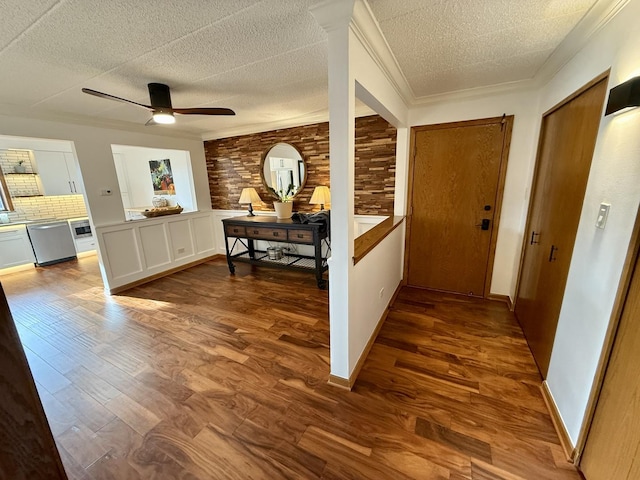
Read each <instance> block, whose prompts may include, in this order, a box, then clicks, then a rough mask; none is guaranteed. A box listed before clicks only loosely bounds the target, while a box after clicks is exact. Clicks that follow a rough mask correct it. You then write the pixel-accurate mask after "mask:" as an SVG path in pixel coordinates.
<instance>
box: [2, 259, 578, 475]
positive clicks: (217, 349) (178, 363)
mask: <svg viewBox="0 0 640 480" xmlns="http://www.w3.org/2000/svg"><path fill="white" fill-rule="evenodd" d="M237 272H238V273H237V275H236V276H235V277H230V276H229V274H228V270H227V267H226V263H225V262H224V261H218V260H216V261H212V262H209V263H206V264H203V265H200V266H197V267H194V268H191V269H189V270H186V271H183V272H180V273H177V274H174V275H172V276H170V277H166V278H163V279H160V280H157V281H155V282H153V283H150V284H147V285H145V286H141V287H138V288H135V289H132V290H130V291H128V292H125V293H123V294H120V295H116V296H111V297H109V296H106V295H105V294H104V292H103V289H102V283H101V281H100V277H99V272H98V267H97V262H96V260H95V257H94V258H91V257H89V258H85V259H81V260H79V261H78V262H67V263H64V264H60V265H57V266H53V267H48V268H45V269H38V270H36V271H27V272H22V273H17V274H12V275H8V276H4V277H1V278H0V281H1V282H2V284H3V286H4V288H5V290H6V292H7V296H8V298H9V304H10V307H11V309H12V312H13V315H14V319H15V320H16V323H17V326H18V330H19V332H20V335H21V339H22V342H23V344H24V346H25V349H26V352H27V355H28V358H29V362H30V365H31V368H32V370H33V374H34V377H35V379H36V381H37V383H38V390H39V393H40V395H41V398H42V402H43V404H44V407H45V411H46V413H47V417H48V419H49V422H50V425H51V428H52V430H53V433H54V435H55V438H56V441H57V443H58V447H59V449H60V452H61V455H62V458H63V461H64V464H65V467H66V468H67V471H68V473H69V476H70V478H72V479H107V478H113V479H137V478H158V479H249V478H251V479H279V478H301V479H313V478H323V479H342V478H351V479H394V480H400V479H406V478H420V479H449V480H462V479H473V480H487V479H503V480H518V479H535V480H541V479H578V478H579V476H578V474H577V473H576V472H575V470H574V469H573V467H572V466H571V465H570V464H568V463H567V462H566V461H565V460H564V456H563V453H562V449H561V448H560V446H559V443H558V439H557V438H556V435H555V433H554V430H553V427H552V423H551V420H550V418H549V415H548V413H547V411H546V409H545V405H544V403H543V400H542V397H541V394H540V391H539V385H540V381H541V380H540V377H539V375H538V373H537V370H536V367H535V365H534V362H533V359H532V357H531V354H530V353H529V350H528V349H527V346H526V344H525V341H524V339H523V336H522V332H521V331H520V329H519V327H518V326H517V323H516V321H515V320H514V317H513V315H512V314H511V313H510V312H509V311H508V310H507V309H506V307H505V306H504V305H502V304H500V303H492V302H485V301H478V300H472V299H467V298H460V297H446V296H440V295H435V294H430V293H426V292H422V291H417V290H411V289H405V290H403V291H402V292H401V294H400V295H399V298H398V300H397V301H396V304H395V306H394V307H393V309H392V311H391V313H390V315H389V318H388V319H387V321H386V323H385V325H384V327H383V328H382V330H381V332H380V335H379V337H378V339H377V341H376V343H375V345H374V347H373V349H372V351H371V354H370V356H369V358H368V359H367V361H366V363H365V365H364V368H363V370H362V372H361V374H360V377H359V379H358V381H357V383H356V385H355V388H354V390H353V391H352V392H347V391H344V390H341V389H337V388H335V387H331V386H329V385H327V379H328V375H329V348H328V346H329V329H328V321H327V309H328V307H327V304H328V300H327V293H326V291H321V290H318V289H317V288H316V286H315V280H314V278H313V276H311V275H303V274H297V273H291V272H283V271H280V270H269V269H264V268H263V269H260V270H258V269H255V270H252V269H251V267H250V266H248V265H238V270H237Z"/></svg>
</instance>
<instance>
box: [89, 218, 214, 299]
mask: <svg viewBox="0 0 640 480" xmlns="http://www.w3.org/2000/svg"><path fill="white" fill-rule="evenodd" d="M95 237H96V239H97V241H98V247H99V248H98V251H99V255H100V257H101V264H102V265H101V268H102V270H103V279H104V281H105V287H106V288H107V289H110V290H112V289H115V288H118V287H121V286H123V285H128V284H130V283H134V282H136V281H139V280H142V279H144V278H147V277H150V276H152V275H156V274H159V273H162V272H164V271H166V270H169V269H172V268H176V267H180V266H182V265H186V264H188V263H191V262H195V261H198V260H201V259H204V258H207V257H210V256H212V255H215V254H216V239H215V233H214V226H213V215H212V213H211V212H201V213H182V214H179V215H168V216H165V217H158V218H150V219H146V220H134V221H130V222H123V223H118V224H116V225H111V226H99V227H96V228H95Z"/></svg>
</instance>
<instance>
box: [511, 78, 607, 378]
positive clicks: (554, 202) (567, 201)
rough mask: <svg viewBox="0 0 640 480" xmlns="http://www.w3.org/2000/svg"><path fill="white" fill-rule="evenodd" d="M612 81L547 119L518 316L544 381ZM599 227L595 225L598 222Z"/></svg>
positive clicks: (600, 82)
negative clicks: (603, 108) (599, 129)
mask: <svg viewBox="0 0 640 480" xmlns="http://www.w3.org/2000/svg"><path fill="white" fill-rule="evenodd" d="M606 87H607V78H606V77H605V78H600V79H598V80H597V81H594V82H590V84H588V85H587V86H585V87H584V88H583V89H581V90H580V91H579V92H577V93H576V94H574V95H573V96H572V97H570V98H569V99H567V100H566V101H565V102H564V103H562V104H560V105H559V106H557V107H555V108H554V109H552V110H551V111H549V112H547V113H546V114H545V115H544V116H543V120H542V128H541V133H540V145H539V149H538V160H537V172H536V176H535V180H534V188H533V197H532V202H531V207H530V210H529V220H528V227H527V233H526V236H525V249H524V258H523V263H522V268H521V270H520V280H519V286H518V294H517V297H516V304H515V313H516V317H517V318H518V321H519V322H520V325H521V326H522V329H523V331H524V334H525V336H526V338H527V342H528V343H529V348H530V349H531V352H532V353H533V356H534V358H535V360H536V363H537V364H538V368H539V369H540V372H541V373H542V375H543V376H544V377H546V375H547V371H548V369H549V361H550V359H551V350H552V348H553V341H554V338H555V334H556V327H557V324H558V317H559V316H560V307H561V306H562V299H563V297H564V290H565V286H566V282H567V276H568V274H569V266H570V263H571V255H572V253H573V246H574V243H575V237H576V232H577V230H578V223H579V221H580V213H581V211H582V203H583V200H584V194H585V190H586V187H587V180H588V177H589V170H590V168H591V158H592V156H593V150H594V148H595V141H596V136H597V133H598V126H599V125H600V120H601V118H602V106H603V102H604V98H605V94H606ZM594 221H595V219H594Z"/></svg>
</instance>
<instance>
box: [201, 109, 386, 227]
mask: <svg viewBox="0 0 640 480" xmlns="http://www.w3.org/2000/svg"><path fill="white" fill-rule="evenodd" d="M278 142H287V143H290V144H292V145H295V146H296V147H298V149H299V150H300V151H301V152H302V155H303V156H304V159H305V162H306V166H307V168H308V175H307V184H306V186H305V188H304V189H303V191H302V193H301V194H300V195H299V196H298V197H296V199H295V203H294V210H296V211H313V210H318V209H319V206H315V205H309V199H310V198H311V195H312V194H313V189H314V188H315V187H316V186H318V185H326V186H330V183H329V124H328V123H326V122H325V123H317V124H313V125H305V126H302V127H294V128H286V129H281V130H273V131H270V132H262V133H256V134H252V135H242V136H238V137H230V138H222V139H219V140H209V141H206V142H204V148H205V155H206V159H207V171H208V174H209V188H210V190H211V206H212V208H214V209H222V210H236V209H237V210H242V209H244V208H245V206H244V205H242V206H241V205H240V204H239V203H238V200H239V199H240V192H242V189H243V188H246V187H254V188H255V189H256V190H257V192H258V194H259V195H260V197H261V198H262V200H263V202H265V203H264V205H261V206H254V207H253V208H254V210H264V211H270V210H273V205H272V203H271V202H272V199H271V197H270V196H269V195H268V194H267V191H266V190H265V188H264V187H263V185H262V180H261V178H260V160H261V158H262V154H263V153H264V152H265V150H267V149H268V148H270V147H271V146H273V145H274V144H276V143H278ZM355 155H356V159H355V195H354V197H355V198H354V200H355V213H356V214H359V215H393V195H394V182H395V170H396V167H395V164H396V129H395V127H393V126H392V125H390V124H389V123H387V121H386V120H384V119H383V118H382V117H380V116H379V115H373V116H369V117H361V118H357V119H356V142H355Z"/></svg>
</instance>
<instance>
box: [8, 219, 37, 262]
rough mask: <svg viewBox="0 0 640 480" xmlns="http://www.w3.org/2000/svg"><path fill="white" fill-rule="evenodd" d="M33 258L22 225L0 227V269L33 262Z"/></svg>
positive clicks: (29, 243)
mask: <svg viewBox="0 0 640 480" xmlns="http://www.w3.org/2000/svg"><path fill="white" fill-rule="evenodd" d="M35 260H36V259H35V257H34V255H33V249H32V248H31V242H30V241H29V236H28V235H27V229H26V227H25V226H24V225H11V226H9V227H0V269H2V268H9V267H17V266H18V265H25V264H27V263H34V262H35Z"/></svg>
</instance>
